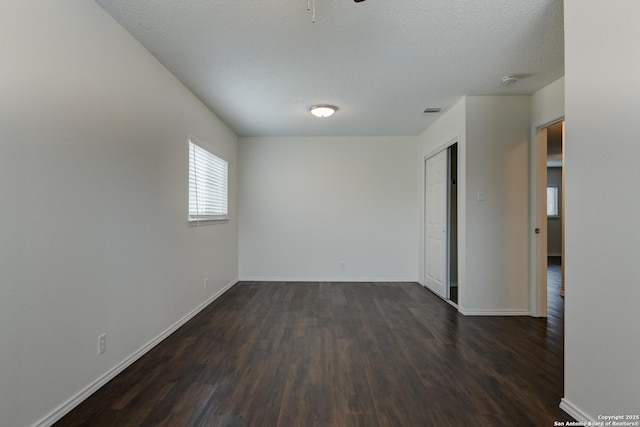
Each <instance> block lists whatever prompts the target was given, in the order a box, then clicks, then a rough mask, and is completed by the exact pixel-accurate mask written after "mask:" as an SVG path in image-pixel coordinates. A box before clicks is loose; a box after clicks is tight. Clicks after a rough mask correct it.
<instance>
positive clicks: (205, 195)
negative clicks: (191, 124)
mask: <svg viewBox="0 0 640 427" xmlns="http://www.w3.org/2000/svg"><path fill="white" fill-rule="evenodd" d="M228 175H229V164H228V163H227V162H226V161H224V160H222V159H221V158H219V157H217V156H214V155H213V154H211V153H210V152H208V151H207V150H205V149H204V148H202V147H200V146H199V145H196V144H195V143H194V142H193V140H192V139H189V224H190V225H200V223H201V222H203V221H216V220H223V219H228V218H229V217H228V214H229V212H228V206H227V205H228V202H227V200H228V197H227V193H228V188H227V186H228Z"/></svg>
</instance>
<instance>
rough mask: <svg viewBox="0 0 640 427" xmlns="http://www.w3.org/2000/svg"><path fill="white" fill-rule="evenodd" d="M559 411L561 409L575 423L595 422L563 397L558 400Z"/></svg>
mask: <svg viewBox="0 0 640 427" xmlns="http://www.w3.org/2000/svg"><path fill="white" fill-rule="evenodd" d="M560 409H562V410H563V411H564V412H566V413H567V414H569V415H571V416H572V417H573V418H574V419H575V420H576V421H580V422H583V423H586V422H589V421H591V422H594V421H595V419H594V418H591V417H590V416H589V415H587V413H586V412H584V411H583V410H582V409H580V408H578V407H577V406H576V405H574V404H573V403H571V402H569V401H568V400H567V399H565V398H564V397H563V398H562V399H561V400H560Z"/></svg>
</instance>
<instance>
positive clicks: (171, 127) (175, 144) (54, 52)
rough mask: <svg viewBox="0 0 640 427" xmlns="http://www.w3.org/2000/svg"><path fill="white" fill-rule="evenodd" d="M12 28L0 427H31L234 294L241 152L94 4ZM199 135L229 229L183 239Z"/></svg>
mask: <svg viewBox="0 0 640 427" xmlns="http://www.w3.org/2000/svg"><path fill="white" fill-rule="evenodd" d="M0 28H1V29H2V30H1V31H0V32H1V36H0V37H1V38H2V42H1V43H0V63H1V64H2V66H1V67H0V81H1V83H0V200H1V201H2V207H1V209H0V425H3V426H16V427H19V426H27V425H31V424H34V423H36V422H38V420H40V419H44V418H46V417H48V416H49V415H52V417H53V418H55V415H56V414H54V412H53V411H54V410H55V409H56V408H58V407H59V406H60V405H62V404H63V403H64V402H65V401H67V400H68V399H71V398H73V397H74V396H75V395H76V393H79V392H81V391H82V390H83V389H84V388H85V387H87V386H88V385H90V384H92V383H93V382H94V381H95V380H96V379H99V378H101V377H102V376H103V375H105V374H106V373H108V372H110V371H111V370H112V369H114V368H116V367H118V366H119V364H120V363H121V362H123V361H125V360H126V359H127V358H128V357H129V356H130V355H132V354H134V353H135V352H136V351H137V350H138V349H140V348H141V347H143V346H144V345H145V344H147V343H149V342H150V341H151V340H153V339H154V338H155V337H157V336H159V335H160V334H161V333H163V331H166V330H167V329H168V328H170V327H171V326H172V325H174V324H176V322H178V321H179V320H180V319H182V318H183V317H184V316H185V315H187V314H189V313H190V312H192V310H194V309H196V308H197V307H199V306H200V305H201V304H202V303H204V302H205V301H207V299H209V298H210V297H212V296H213V295H215V294H216V293H217V292H219V291H220V290H222V289H223V288H224V287H226V286H227V285H228V284H230V283H233V282H234V281H235V280H236V277H237V218H236V207H235V191H234V189H235V186H236V180H235V170H236V168H237V162H236V156H237V138H236V136H235V135H234V134H233V133H232V132H231V131H230V130H229V129H228V128H227V127H226V126H225V125H224V124H223V123H222V122H220V121H219V120H218V119H217V118H216V117H215V116H214V115H213V114H212V113H211V112H210V111H208V110H207V109H206V108H205V107H204V106H203V105H202V104H201V103H200V102H199V101H198V100H197V99H196V98H195V97H194V96H193V95H192V94H191V93H190V92H188V91H187V90H186V89H185V88H184V87H183V86H182V85H181V84H180V83H179V82H178V81H177V80H176V79H175V78H174V77H173V76H172V75H171V74H169V72H168V71H167V70H166V69H164V68H163V67H162V66H161V65H160V64H159V63H158V62H157V61H156V60H155V58H153V57H152V56H151V55H150V54H149V53H148V52H147V51H146V50H144V49H143V48H142V47H141V46H140V45H139V44H138V43H137V42H136V41H135V40H134V39H133V38H132V37H131V36H130V35H129V34H128V33H126V32H125V31H124V29H122V28H121V27H120V26H119V25H118V24H117V23H115V21H113V20H112V19H111V18H110V17H109V16H108V15H107V14H106V13H105V12H104V11H103V10H102V9H100V8H99V7H98V6H97V5H96V4H95V3H94V2H92V1H85V0H64V1H56V2H51V1H45V0H32V1H20V0H12V1H5V2H3V4H2V13H1V14H0ZM189 134H192V135H194V136H196V137H197V138H199V139H200V140H201V141H203V142H205V143H208V144H209V146H210V148H211V149H213V150H214V151H215V152H217V153H219V154H220V155H221V156H223V157H224V158H226V159H227V160H228V161H229V162H230V170H231V177H230V178H231V188H232V190H231V220H230V221H229V222H227V223H223V224H218V225H215V226H209V227H202V228H199V229H198V228H188V227H187V225H186V220H187V212H186V207H187V165H188V147H187V138H188V135H189ZM205 277H208V279H209V288H208V289H207V290H204V289H203V279H204V278H205ZM102 333H106V334H107V339H108V341H107V344H108V347H107V352H106V353H105V354H103V355H101V356H98V355H97V345H98V339H97V337H98V335H100V334H102ZM58 415H59V413H58ZM53 418H47V419H46V420H45V422H51V421H52V420H53ZM47 420H48V421H47Z"/></svg>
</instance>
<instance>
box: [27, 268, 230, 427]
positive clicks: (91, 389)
mask: <svg viewBox="0 0 640 427" xmlns="http://www.w3.org/2000/svg"><path fill="white" fill-rule="evenodd" d="M237 283H238V280H237V279H235V280H233V281H231V282H229V283H228V284H227V285H225V286H224V287H223V288H222V289H220V290H219V291H218V292H216V293H215V294H213V295H212V296H211V297H209V298H208V299H207V300H206V301H204V302H203V303H202V304H200V305H199V306H197V307H196V308H194V309H193V310H191V312H189V313H188V314H187V315H185V316H184V317H183V318H182V319H180V320H178V321H177V322H176V323H174V324H173V325H171V326H170V327H169V328H167V329H166V330H165V331H164V332H162V333H161V334H160V335H158V336H157V337H155V338H154V339H152V340H151V341H149V342H148V343H147V344H145V345H143V346H142V347H140V348H139V349H138V350H136V351H135V352H133V353H132V354H131V355H130V356H129V357H127V358H126V359H124V360H123V361H122V362H120V363H119V364H117V365H116V366H114V367H113V368H111V369H110V370H108V371H107V372H105V373H104V374H103V375H101V376H100V377H98V378H97V379H96V380H95V381H93V382H91V383H90V384H89V385H87V386H86V387H85V388H84V389H82V390H81V391H80V392H78V393H77V394H76V395H75V396H72V397H71V398H70V399H68V400H67V401H66V402H64V403H63V404H62V405H60V406H58V407H57V408H56V409H54V410H53V411H51V412H50V413H49V414H48V415H46V416H45V417H44V418H42V419H41V420H40V421H38V422H36V423H35V424H33V427H49V426H51V425H53V424H54V423H55V422H57V421H59V420H60V419H61V418H62V417H64V416H65V415H67V414H68V413H69V412H71V410H72V409H73V408H75V407H76V406H78V405H79V404H80V403H82V402H83V401H84V400H85V399H87V398H88V397H89V396H91V395H92V394H93V393H95V392H96V391H98V389H100V387H102V386H103V385H105V384H106V383H108V382H109V381H111V380H112V379H113V378H114V377H115V376H116V375H118V374H119V373H121V372H122V371H124V370H125V369H126V368H128V367H129V366H131V365H132V364H133V363H134V362H135V361H137V360H138V359H140V358H141V357H142V356H144V355H145V354H146V353H147V352H149V350H151V349H152V348H153V347H155V346H157V345H158V344H160V343H161V342H162V341H163V340H164V339H166V338H167V337H169V335H171V334H172V333H174V332H175V331H176V330H178V328H180V327H181V326H182V325H184V324H185V323H187V322H188V321H189V320H191V319H192V318H193V317H195V316H196V315H197V314H198V313H200V312H201V311H202V310H204V309H205V308H206V307H207V306H208V305H209V304H211V303H212V302H213V301H215V300H216V299H218V297H220V296H221V295H222V294H224V293H225V292H226V291H228V290H229V289H230V288H231V287H233V286H234V285H235V284H237Z"/></svg>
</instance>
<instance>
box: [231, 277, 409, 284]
mask: <svg viewBox="0 0 640 427" xmlns="http://www.w3.org/2000/svg"><path fill="white" fill-rule="evenodd" d="M238 281H239V282H324V283H326V282H335V283H345V282H347V283H349V282H358V283H359V282H373V283H407V282H408V283H416V279H415V277H406V278H403V277H264V276H255V277H252V276H248V277H241V278H240V279H239V280H238Z"/></svg>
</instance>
